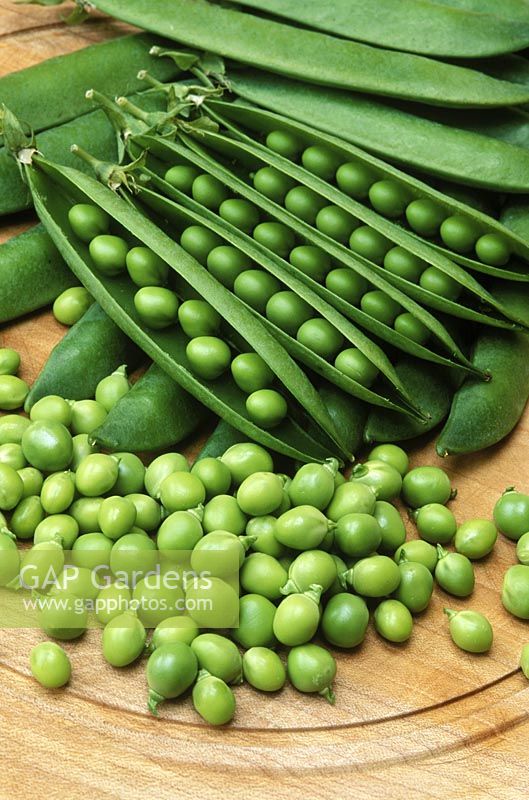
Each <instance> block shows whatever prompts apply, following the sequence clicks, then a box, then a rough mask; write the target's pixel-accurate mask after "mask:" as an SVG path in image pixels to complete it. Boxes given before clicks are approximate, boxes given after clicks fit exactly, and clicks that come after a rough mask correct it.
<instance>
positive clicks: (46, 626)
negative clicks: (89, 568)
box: [38, 592, 88, 641]
mask: <svg viewBox="0 0 529 800" xmlns="http://www.w3.org/2000/svg"><path fill="white" fill-rule="evenodd" d="M54 598H55V600H56V603H54V604H53V605H52V604H49V605H47V606H43V607H41V609H40V611H39V614H38V621H39V625H40V627H41V628H42V630H43V631H44V633H45V634H46V635H47V636H50V637H52V638H53V639H62V640H64V641H70V640H71V639H78V638H79V636H82V635H83V633H84V632H85V631H86V628H87V626H88V613H87V610H86V607H85V601H84V600H83V599H82V598H80V597H76V596H75V595H73V594H69V593H68V592H57V593H56V594H54Z"/></svg>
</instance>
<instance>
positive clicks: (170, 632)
mask: <svg viewBox="0 0 529 800" xmlns="http://www.w3.org/2000/svg"><path fill="white" fill-rule="evenodd" d="M198 634H199V629H198V627H197V625H196V623H195V622H194V621H193V620H192V619H191V617H186V616H184V615H180V616H178V617H166V618H165V619H163V620H161V622H159V623H158V625H157V626H156V628H155V629H154V631H153V634H152V639H151V643H150V646H151V648H152V649H153V650H155V649H156V648H157V647H162V645H164V644H172V642H184V644H187V645H190V644H191V642H192V641H193V639H196V638H197V636H198Z"/></svg>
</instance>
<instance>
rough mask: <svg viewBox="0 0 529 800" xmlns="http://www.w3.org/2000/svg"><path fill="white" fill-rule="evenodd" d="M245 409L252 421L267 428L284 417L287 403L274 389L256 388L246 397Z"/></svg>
mask: <svg viewBox="0 0 529 800" xmlns="http://www.w3.org/2000/svg"><path fill="white" fill-rule="evenodd" d="M246 411H247V412H248V416H249V417H250V419H251V420H252V422H255V424H256V425H259V426H260V427H261V428H265V429H266V430H267V429H269V428H275V427H276V426H277V425H279V424H280V423H281V422H282V421H283V420H284V419H285V417H286V415H287V413H288V405H287V401H286V400H285V398H284V397H283V395H282V394H280V393H279V392H276V391H275V389H258V391H256V392H252V394H250V395H249V396H248V397H247V398H246Z"/></svg>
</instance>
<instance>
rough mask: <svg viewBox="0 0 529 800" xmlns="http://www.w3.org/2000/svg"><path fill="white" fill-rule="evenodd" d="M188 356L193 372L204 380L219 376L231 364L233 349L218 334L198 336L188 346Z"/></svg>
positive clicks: (214, 378)
mask: <svg viewBox="0 0 529 800" xmlns="http://www.w3.org/2000/svg"><path fill="white" fill-rule="evenodd" d="M186 356H187V359H188V361H189V363H190V365H191V369H192V370H193V372H194V373H195V374H196V375H198V376H199V377H201V378H204V380H208V381H213V380H216V379H217V378H219V377H220V376H221V375H222V374H223V373H224V372H225V371H226V370H227V369H228V367H229V366H230V362H231V350H230V348H229V347H228V345H227V344H226V342H224V341H223V340H222V339H219V338H218V337H216V336H197V337H196V339H191V341H190V342H189V343H188V345H187V347H186Z"/></svg>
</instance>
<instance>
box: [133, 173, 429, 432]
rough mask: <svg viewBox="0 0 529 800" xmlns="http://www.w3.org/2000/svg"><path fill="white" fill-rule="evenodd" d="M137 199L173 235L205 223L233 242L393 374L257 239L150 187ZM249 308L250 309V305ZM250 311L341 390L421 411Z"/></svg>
mask: <svg viewBox="0 0 529 800" xmlns="http://www.w3.org/2000/svg"><path fill="white" fill-rule="evenodd" d="M170 188H171V187H169V186H168V189H170ZM139 199H140V200H142V201H143V202H144V203H145V204H146V205H147V206H148V207H149V208H150V209H152V210H153V211H155V213H156V214H157V215H160V216H161V217H162V218H165V219H166V220H168V223H169V224H167V225H166V228H167V231H168V232H170V234H172V235H173V236H174V232H175V223H176V226H177V228H182V227H187V226H188V225H207V227H208V229H209V230H211V231H213V232H214V233H216V234H217V235H218V236H220V237H221V238H222V239H223V240H224V241H225V242H226V243H229V244H231V245H234V246H235V247H237V248H238V249H240V250H242V251H243V252H245V253H246V254H247V255H248V256H250V258H251V259H252V261H254V262H255V263H257V264H259V265H260V266H262V267H264V268H265V269H267V271H269V272H270V273H271V274H273V275H274V276H275V277H276V278H278V279H279V280H280V281H282V282H283V283H284V284H285V285H286V286H287V287H288V288H289V289H291V290H292V291H294V292H296V294H297V295H298V296H299V297H301V298H302V299H303V300H305V302H307V303H308V304H309V305H311V306H312V308H314V309H315V310H316V311H317V312H318V313H320V314H321V315H322V316H323V317H324V318H325V319H327V320H328V321H329V322H330V323H331V324H332V325H334V326H335V327H336V328H337V329H338V330H339V331H340V333H341V334H342V335H343V336H344V337H345V338H346V339H348V340H349V341H350V342H351V344H353V345H354V346H355V347H358V348H359V349H361V351H362V352H363V353H364V355H365V356H366V357H367V358H369V359H370V360H371V359H372V358H373V356H374V357H375V358H376V362H375V361H374V362H373V363H377V362H378V363H380V364H381V366H382V367H383V368H384V369H385V370H386V371H387V372H388V373H389V376H390V377H391V376H392V372H393V367H392V365H391V363H390V361H389V360H388V359H387V357H386V356H385V354H384V353H383V352H382V351H381V350H380V348H378V347H377V346H376V345H374V344H373V343H372V342H371V341H370V340H369V339H367V337H365V336H364V335H363V334H362V333H361V332H360V331H357V330H356V329H355V328H354V327H353V326H352V325H351V324H350V323H349V322H347V320H344V319H343V317H341V315H340V314H339V313H338V312H337V311H336V310H335V309H334V308H332V307H329V306H327V304H326V303H325V302H324V301H322V300H321V298H320V297H319V296H317V295H315V294H314V292H312V290H311V289H309V288H308V287H306V286H305V285H304V284H303V283H301V282H300V281H298V280H297V279H296V278H295V277H293V276H292V275H289V273H288V271H287V270H286V269H284V268H283V267H282V266H281V265H280V264H279V265H277V264H276V263H274V261H276V260H275V259H273V258H271V257H270V255H269V254H268V251H267V250H266V249H265V248H264V247H263V246H262V245H260V244H259V243H258V242H255V241H254V240H253V239H250V237H247V236H245V235H244V234H241V233H240V232H239V231H237V230H236V229H233V228H232V226H228V225H227V224H226V223H224V224H223V223H222V221H220V220H219V218H217V220H216V219H215V215H213V214H211V213H210V214H209V215H207V216H206V215H204V216H202V215H201V214H199V213H196V212H195V211H192V210H191V209H186V208H183V207H182V206H179V205H177V203H176V202H174V201H173V200H171V199H169V198H167V197H163V196H161V195H159V194H157V193H155V192H152V191H151V190H149V189H145V188H142V189H140V191H139ZM195 205H197V204H195ZM230 228H231V230H230ZM241 302H242V301H241ZM248 308H249V309H250V307H249V306H248ZM250 311H251V313H252V314H254V315H255V316H257V317H258V318H259V319H260V320H261V321H262V323H263V325H264V326H265V327H266V328H267V329H268V330H269V331H270V332H271V333H272V335H273V336H274V337H275V338H276V339H277V340H278V341H279V342H280V343H281V344H282V345H283V347H284V348H285V350H286V351H287V352H288V353H290V355H291V356H292V357H293V358H294V359H296V361H299V362H301V363H302V364H305V366H307V367H309V368H310V369H312V370H313V371H314V372H316V373H317V374H318V375H320V376H321V377H323V378H326V379H327V380H328V381H330V382H331V383H333V384H335V385H336V386H338V387H339V388H341V389H343V390H344V391H345V392H347V393H348V394H351V395H353V396H354V397H357V398H359V399H360V400H364V401H365V402H366V403H370V404H372V405H380V406H384V407H386V408H388V407H391V408H393V409H394V410H399V411H400V412H401V413H408V414H410V415H411V416H414V417H417V416H420V414H417V413H413V412H412V411H411V410H410V409H413V405H412V403H411V401H408V402H407V403H406V405H405V406H402V405H399V403H395V402H393V401H390V400H389V399H388V398H387V397H384V396H382V395H380V394H377V393H376V392H373V391H371V390H370V389H367V388H366V387H365V386H362V385H361V384H359V383H357V382H356V381H354V380H352V379H351V378H349V377H348V376H346V375H344V374H343V373H342V372H340V371H339V370H338V369H336V367H334V366H333V365H332V364H330V363H329V362H328V361H326V360H325V359H323V358H322V357H321V356H319V355H317V354H316V353H314V352H313V351H312V350H310V349H309V348H308V347H305V346H304V345H303V344H301V343H300V342H298V341H297V340H296V339H295V338H294V337H292V336H289V335H288V334H286V333H285V332H284V331H282V330H281V329H280V328H278V327H277V326H276V325H274V324H272V323H271V322H270V321H269V320H268V319H266V317H263V316H262V315H260V314H258V312H256V311H254V310H253V309H250ZM378 363H377V366H378ZM388 379H389V378H388ZM396 388H398V389H400V391H401V392H402V394H403V396H404V398H405V399H406V398H407V394H406V390H405V385H404V384H402V383H401V382H400V381H398V383H397V386H396ZM388 404H389V405H388Z"/></svg>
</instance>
